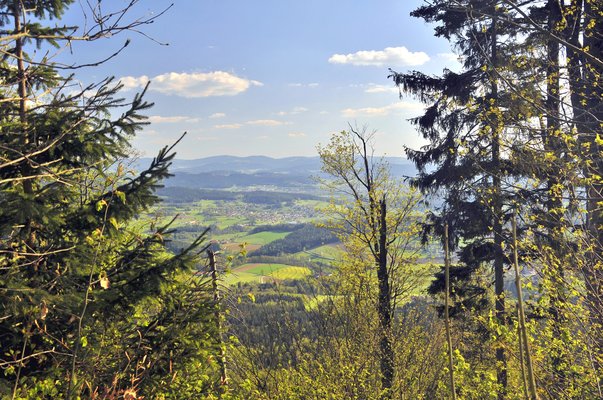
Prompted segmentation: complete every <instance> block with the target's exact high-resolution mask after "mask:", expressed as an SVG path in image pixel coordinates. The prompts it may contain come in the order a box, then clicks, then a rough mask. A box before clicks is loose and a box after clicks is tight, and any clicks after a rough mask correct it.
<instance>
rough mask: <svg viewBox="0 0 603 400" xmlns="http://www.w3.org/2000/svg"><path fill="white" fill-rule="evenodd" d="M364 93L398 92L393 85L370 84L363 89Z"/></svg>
mask: <svg viewBox="0 0 603 400" xmlns="http://www.w3.org/2000/svg"><path fill="white" fill-rule="evenodd" d="M364 92H365V93H399V92H398V88H397V87H396V86H394V85H370V86H369V87H367V88H366V89H365V90H364Z"/></svg>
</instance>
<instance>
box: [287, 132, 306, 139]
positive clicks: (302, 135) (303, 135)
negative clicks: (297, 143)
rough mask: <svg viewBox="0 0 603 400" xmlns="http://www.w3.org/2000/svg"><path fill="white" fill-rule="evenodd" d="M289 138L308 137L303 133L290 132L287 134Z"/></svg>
mask: <svg viewBox="0 0 603 400" xmlns="http://www.w3.org/2000/svg"><path fill="white" fill-rule="evenodd" d="M287 136H289V137H293V138H299V137H306V134H305V133H303V132H289V133H288V134H287Z"/></svg>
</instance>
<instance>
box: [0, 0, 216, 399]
mask: <svg viewBox="0 0 603 400" xmlns="http://www.w3.org/2000/svg"><path fill="white" fill-rule="evenodd" d="M71 3H72V0H47V1H39V0H31V1H30V0H12V1H2V2H0V14H1V17H0V24H1V26H2V28H3V30H2V32H1V40H2V41H1V46H2V57H1V59H0V74H1V77H2V78H1V81H2V85H1V87H0V96H1V97H2V102H1V103H0V348H1V349H2V351H1V353H0V366H1V367H2V372H1V375H0V397H3V398H4V397H12V398H36V399H37V398H53V399H54V398H57V399H58V398H67V399H72V398H80V397H81V396H84V397H91V396H93V395H96V396H100V395H103V396H109V395H114V396H117V395H125V394H126V393H127V392H128V393H129V394H130V395H135V393H136V390H141V391H145V392H146V393H155V392H154V390H155V389H156V388H157V387H164V388H165V387H168V386H169V384H166V382H161V377H162V376H165V375H166V374H169V373H174V371H175V369H176V368H183V367H182V366H180V364H179V363H182V364H184V360H187V359H188V361H187V362H191V363H192V362H194V360H198V359H199V357H207V354H208V352H209V353H210V352H211V347H210V345H209V344H208V343H209V342H208V341H207V340H205V341H204V339H203V337H205V336H206V335H207V334H208V332H211V329H213V328H212V323H211V322H210V321H208V320H207V318H206V316H205V315H206V314H209V312H208V310H209V309H210V308H211V301H210V298H209V297H208V292H207V291H206V290H205V289H203V287H202V286H198V288H195V282H193V281H191V279H187V280H186V283H182V282H183V281H185V280H184V279H183V278H182V277H179V275H181V274H182V273H185V274H186V271H189V273H190V271H191V269H192V268H194V267H195V266H196V265H197V263H198V254H199V252H200V251H202V250H203V249H202V247H203V245H202V241H203V235H201V237H199V238H198V239H197V240H196V241H194V243H192V244H191V245H190V246H189V247H188V248H185V249H184V250H182V251H181V252H180V253H178V254H171V253H169V252H168V251H166V249H165V244H166V242H167V241H168V240H169V239H168V238H169V235H170V233H171V232H172V231H173V230H172V229H171V228H170V224H164V225H163V226H159V227H157V228H155V227H149V226H146V227H141V228H136V227H135V225H133V218H135V217H137V216H140V215H141V214H142V213H144V212H145V211H147V210H148V209H149V207H151V206H152V205H154V204H155V203H156V202H157V201H158V197H157V196H155V195H154V191H155V189H156V188H157V187H158V186H159V185H160V181H161V180H162V179H164V178H166V177H168V176H169V173H168V167H169V165H170V163H171V160H172V159H173V157H174V152H173V147H170V148H167V147H166V148H164V149H162V150H161V151H160V152H159V154H158V155H157V157H156V158H155V159H154V160H153V162H152V163H151V165H150V166H149V167H147V168H146V169H144V170H143V171H142V172H141V173H140V174H134V173H132V172H131V171H129V170H128V167H127V165H126V158H127V157H128V155H129V152H130V147H129V144H128V142H129V140H130V139H131V138H132V137H133V135H134V134H135V133H136V132H137V131H139V130H140V129H141V128H142V127H143V126H144V124H145V123H146V122H145V117H144V116H143V114H142V113H143V112H144V111H145V110H147V109H148V108H149V107H150V106H151V104H149V103H147V102H145V101H144V100H143V94H144V93H143V94H140V95H136V96H135V97H134V98H133V99H132V100H131V101H127V100H124V99H122V98H120V97H119V95H118V91H119V89H120V85H119V83H115V82H114V81H113V80H112V79H110V78H109V79H106V80H103V81H102V82H100V83H97V84H92V85H90V86H88V87H86V88H85V89H84V90H76V89H74V88H75V87H77V85H75V83H74V80H73V77H71V76H68V77H63V76H61V75H60V71H61V68H66V67H65V66H64V65H58V64H54V63H53V62H51V61H49V58H47V57H42V58H41V59H36V58H35V54H33V53H29V52H28V49H30V48H31V46H33V45H35V46H38V47H41V48H44V49H47V48H52V47H53V46H56V47H59V46H61V44H62V43H63V44H64V43H68V42H70V41H73V40H95V39H101V38H104V37H108V36H110V35H109V33H111V32H118V31H122V30H127V29H129V28H135V27H137V26H140V25H142V24H145V23H148V22H151V21H152V20H153V19H154V17H153V18H151V19H148V20H135V21H133V22H132V23H131V24H129V25H122V22H123V21H124V16H126V14H127V13H128V11H129V10H130V9H131V7H133V5H134V4H135V3H136V1H134V2H130V4H129V5H127V6H126V7H125V8H124V9H121V10H118V11H116V12H114V13H108V14H105V15H100V14H97V13H96V12H97V11H98V10H99V9H100V8H96V7H94V6H92V5H91V4H90V6H91V11H92V16H91V20H93V21H94V23H95V25H93V27H92V28H90V30H88V31H86V32H83V33H78V32H79V31H78V30H77V28H76V27H67V26H62V25H60V24H59V23H60V18H61V17H62V15H63V13H64V12H65V10H66V9H67V7H68V6H69V5H70V4H71ZM52 21H58V22H56V23H54V22H52ZM45 23H48V25H44V24H45ZM108 27H111V28H108ZM76 33H77V35H76ZM184 299H187V300H191V301H193V303H187V302H184ZM191 322H196V323H197V325H195V328H194V329H190V328H189V329H186V328H184V326H186V325H188V324H189V323H191ZM175 324H182V325H181V326H180V325H179V326H177V327H176V326H175ZM183 335H184V336H183ZM186 335H189V337H188V339H187V338H186ZM191 337H196V338H198V340H197V342H193V341H191V340H190V338H191ZM205 372H206V371H204V370H202V369H201V368H199V375H197V376H196V377H193V376H189V377H190V379H191V382H190V383H191V384H193V383H194V385H195V387H196V388H197V389H195V390H202V389H203V390H207V389H208V386H211V382H205V383H203V385H205V386H204V387H203V388H202V389H200V388H201V386H203V385H202V384H199V382H200V381H201V380H203V379H202V378H200V376H201V374H204V373H205ZM194 379H197V381H195V380H194ZM174 381H175V382H176V383H178V382H179V380H178V379H175V378H173V379H172V380H171V382H172V383H173V382H174ZM154 388H155V389H154ZM191 393H195V391H193V392H191Z"/></svg>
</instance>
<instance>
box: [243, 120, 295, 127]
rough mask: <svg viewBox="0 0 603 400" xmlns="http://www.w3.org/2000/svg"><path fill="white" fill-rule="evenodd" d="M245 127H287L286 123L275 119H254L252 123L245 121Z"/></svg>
mask: <svg viewBox="0 0 603 400" xmlns="http://www.w3.org/2000/svg"><path fill="white" fill-rule="evenodd" d="M246 124H247V125H260V126H279V125H288V124H289V123H288V122H283V121H277V120H275V119H256V120H253V121H247V122H246Z"/></svg>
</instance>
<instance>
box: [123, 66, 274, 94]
mask: <svg viewBox="0 0 603 400" xmlns="http://www.w3.org/2000/svg"><path fill="white" fill-rule="evenodd" d="M149 80H150V81H151V85H150V86H149V90H151V91H155V92H159V93H163V94H166V95H173V96H181V97H186V98H199V97H211V96H234V95H237V94H239V93H242V92H245V91H246V90H247V89H249V88H250V87H251V86H262V85H263V84H262V83H261V82H258V81H253V80H249V79H245V78H241V77H238V76H236V75H233V74H231V73H228V72H224V71H213V72H207V73H201V72H199V73H178V72H168V73H166V74H161V75H157V76H155V77H153V78H148V77H147V76H144V75H143V76H140V77H132V76H125V77H123V78H121V79H120V81H121V82H122V84H123V85H124V88H126V89H133V88H138V87H142V86H144V85H145V84H146V82H148V81H149Z"/></svg>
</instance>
